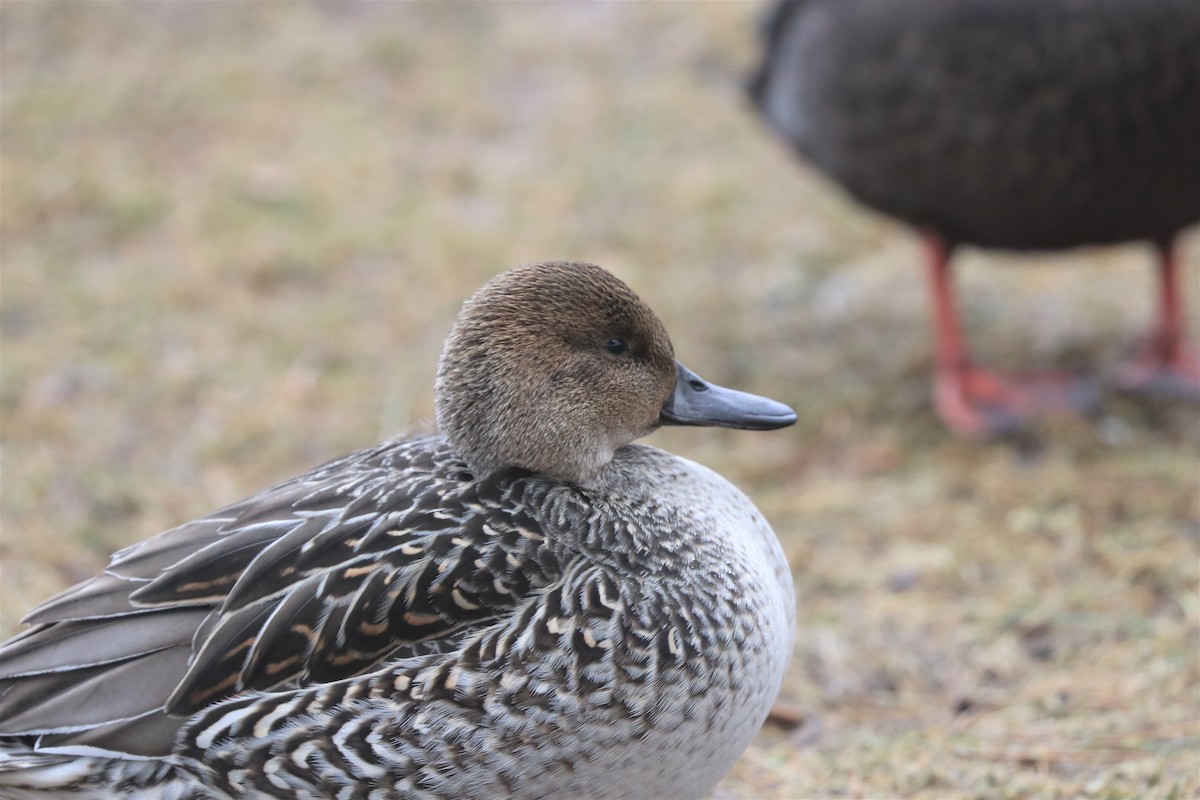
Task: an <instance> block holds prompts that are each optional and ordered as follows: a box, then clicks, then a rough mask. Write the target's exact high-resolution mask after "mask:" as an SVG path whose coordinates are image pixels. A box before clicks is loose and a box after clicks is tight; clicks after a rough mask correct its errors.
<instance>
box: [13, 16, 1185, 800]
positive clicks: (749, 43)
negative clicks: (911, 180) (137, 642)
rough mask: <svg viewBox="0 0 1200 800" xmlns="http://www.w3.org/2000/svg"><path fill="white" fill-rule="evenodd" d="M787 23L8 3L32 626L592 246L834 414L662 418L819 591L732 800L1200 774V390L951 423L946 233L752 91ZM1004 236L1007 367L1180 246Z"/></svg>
mask: <svg viewBox="0 0 1200 800" xmlns="http://www.w3.org/2000/svg"><path fill="white" fill-rule="evenodd" d="M757 11H758V7H757V6H754V5H749V4H706V5H702V6H701V5H679V4H590V5H586V6H585V5H575V4H563V5H555V6H546V5H540V4H539V5H528V4H521V5H515V4H514V5H501V4H494V5H483V4H477V5H470V4H432V3H431V4H419V5H400V4H380V3H376V4H370V5H357V4H353V5H352V4H346V3H341V4H334V3H330V4H292V3H289V4H265V3H254V4H250V3H242V4H232V3H222V4H199V3H172V4H161V5H151V4H143V5H135V4H115V3H107V4H83V3H76V4H40V3H39V4H33V3H15V2H9V3H5V4H4V5H3V7H2V9H0V13H2V14H3V29H2V30H3V33H2V35H3V63H2V65H0V66H2V69H3V94H2V97H0V128H2V134H3V154H2V155H3V174H2V177H0V180H2V187H0V188H2V190H3V194H2V198H0V200H2V203H3V207H2V211H3V214H2V219H0V234H2V237H3V238H2V249H0V259H2V263H3V296H2V299H0V325H2V331H3V361H2V369H3V372H2V379H3V380H2V383H0V412H2V421H3V439H4V448H3V477H4V483H3V492H2V495H0V499H2V501H3V526H4V527H3V533H4V536H3V541H2V545H0V548H2V549H0V557H2V560H3V573H2V575H3V586H2V591H0V601H2V608H0V622H2V624H3V630H4V632H5V633H8V632H11V631H13V630H15V626H16V621H17V619H18V618H19V617H20V615H21V613H22V612H23V611H24V610H26V609H27V608H28V607H29V606H31V605H32V604H33V603H35V602H36V601H38V600H40V599H42V598H43V597H45V596H46V595H48V594H49V593H51V592H53V591H55V590H57V589H60V588H62V587H64V586H65V585H67V584H70V583H72V582H74V581H77V580H80V579H82V578H84V577H86V576H88V575H90V574H92V573H93V572H94V571H95V570H97V569H98V568H100V567H101V566H102V565H103V564H104V561H105V557H106V556H107V555H108V553H110V552H111V551H112V550H114V549H115V548H118V547H120V546H122V545H125V544H127V543H129V542H132V541H135V540H137V539H140V538H142V537H145V536H148V535H150V534H153V533H155V532H157V531H159V530H161V529H164V528H167V527H169V526H171V525H173V524H176V523H178V522H180V521H183V520H186V519H189V518H192V517H194V516H197V515H200V514H202V513H205V512H207V511H210V510H212V509H213V508H215V507H216V506H218V505H219V504H222V503H224V502H228V501H231V500H233V499H236V498H238V497H240V496H242V495H244V494H246V493H248V492H250V491H253V490H256V489H258V488H260V487H261V486H263V485H265V484H266V483H267V482H268V481H271V480H274V479H277V478H280V477H283V476H286V475H289V474H293V473H295V472H296V471H299V470H301V469H303V468H305V467H307V466H310V465H312V464H313V463H316V462H318V461H320V460H322V459H325V458H327V457H332V456H334V455H338V454H340V453H342V452H345V451H348V450H350V449H352V448H354V447H357V446H361V445H365V444H368V443H371V442H373V441H375V440H377V439H378V438H380V437H381V436H383V435H385V434H387V433H390V432H393V431H397V430H401V429H403V428H404V427H406V426H408V425H410V424H413V423H419V422H421V421H423V420H427V419H428V418H429V417H430V416H431V394H432V392H431V383H432V375H433V369H434V361H435V358H436V355H437V352H438V349H439V346H440V340H441V337H442V336H443V335H444V332H445V331H446V329H447V327H448V325H449V323H450V320H451V318H452V316H453V314H454V312H455V310H456V309H457V306H458V304H459V302H460V301H461V299H462V298H463V297H464V296H465V295H466V294H467V293H469V292H470V291H471V290H472V289H473V288H474V287H475V286H476V285H478V284H479V283H481V282H482V281H483V280H484V279H485V278H486V277H487V276H489V275H491V274H493V273H495V272H497V271H499V270H501V269H503V268H504V267H506V266H509V265H512V264H516V263H522V262H526V261H531V260H543V259H551V258H567V259H586V260H593V261H597V262H599V263H601V264H604V265H606V266H608V267H609V268H610V269H612V270H613V271H615V272H617V273H618V274H620V275H621V276H622V277H624V278H625V279H626V280H627V281H628V282H630V283H631V284H632V285H633V286H634V287H635V288H636V289H637V290H638V291H639V292H640V293H641V294H642V295H643V296H644V297H646V298H647V299H649V300H650V301H651V303H652V304H653V305H654V306H655V307H656V308H657V309H658V310H659V311H660V313H661V314H662V316H663V317H664V319H665V320H666V322H667V324H668V327H669V328H670V330H672V332H673V335H674V339H675V343H676V348H677V351H678V352H679V353H680V355H681V357H682V358H683V359H684V360H685V361H686V362H687V363H689V364H690V365H691V366H692V367H693V368H694V369H696V370H697V371H699V372H700V373H701V374H704V375H707V376H709V377H711V378H713V379H715V380H718V381H720V382H723V383H727V384H733V385H737V386H740V387H742V388H747V389H750V390H755V391H760V392H763V393H768V394H771V395H773V396H775V397H778V398H780V399H783V400H786V401H788V402H791V403H793V404H794V405H795V406H796V407H797V409H798V411H799V413H800V423H799V424H798V425H797V427H796V428H795V429H792V430H789V431H786V432H782V433H777V434H772V435H753V434H745V433H737V432H724V431H704V430H686V431H670V432H666V433H663V434H658V435H656V437H655V438H656V440H657V442H658V443H659V444H661V445H662V446H664V447H668V448H669V449H672V450H675V451H677V452H681V453H684V454H687V455H689V456H691V457H693V458H696V459H698V460H701V461H704V462H706V463H708V464H710V465H712V466H714V467H715V468H717V469H718V470H720V471H721V472H723V473H725V474H726V475H728V476H729V477H731V478H732V479H733V480H734V481H735V482H737V483H739V484H740V485H742V486H743V487H745V488H746V489H747V490H748V491H749V493H750V494H751V495H752V496H754V497H755V498H756V500H758V502H759V503H760V504H761V506H762V507H763V509H764V511H765V512H766V513H767V515H768V516H769V518H771V519H772V520H773V522H774V524H775V528H776V530H777V531H778V533H779V536H780V538H781V540H782V541H783V542H784V546H785V548H786V550H787V552H788V555H789V557H790V559H791V563H792V566H793V568H794V570H795V575H796V582H797V587H798V590H799V594H800V598H801V601H800V615H799V619H800V622H799V639H798V644H797V647H796V655H795V661H794V667H793V670H792V673H791V676H790V678H789V681H788V684H787V686H786V689H785V694H786V696H787V697H788V698H790V699H791V700H792V701H794V702H796V703H799V704H800V705H801V706H802V707H803V708H804V709H805V712H806V722H805V724H804V725H803V726H802V727H801V728H800V729H799V730H797V731H793V732H784V731H781V730H778V729H775V728H770V727H768V728H767V729H765V730H764V731H763V733H762V735H761V736H760V738H759V740H758V741H757V742H756V743H755V745H754V746H753V747H752V748H751V750H750V751H749V752H748V753H747V754H746V757H745V758H744V759H743V761H742V763H741V764H740V765H739V766H738V767H737V768H736V770H735V771H734V773H733V774H732V775H730V776H729V778H728V779H727V780H726V781H725V782H724V783H723V784H722V785H721V787H720V788H719V790H718V792H717V795H718V796H719V797H721V798H736V797H761V798H801V797H804V798H808V797H813V798H816V797H980V798H984V797H987V798H991V797H1039V798H1049V797H1071V798H1074V797H1096V798H1142V797H1164V798H1166V797H1174V798H1183V797H1196V796H1198V795H1200V778H1198V777H1197V750H1198V749H1200V664H1198V645H1200V636H1198V632H1200V595H1198V593H1197V572H1198V555H1197V550H1198V546H1200V509H1198V508H1197V502H1198V492H1197V489H1198V485H1197V480H1198V475H1197V472H1198V460H1197V452H1198V449H1197V448H1198V441H1200V437H1198V435H1197V434H1198V431H1197V425H1196V422H1197V421H1196V417H1195V414H1194V411H1180V410H1177V409H1168V408H1159V407H1144V406H1138V405H1134V404H1131V403H1127V402H1116V401H1114V402H1112V403H1110V405H1109V407H1108V408H1107V409H1106V411H1105V413H1104V415H1103V416H1102V417H1101V418H1100V419H1099V421H1097V422H1096V423H1094V424H1092V423H1084V422H1079V421H1075V420H1055V421H1052V422H1051V423H1050V424H1048V425H1047V426H1046V427H1045V429H1044V430H1042V431H1041V432H1040V447H1039V448H1037V449H1030V448H1028V447H1024V448H1020V449H1014V448H1012V447H1009V446H1004V445H996V446H979V445H974V444H970V443H965V442H960V441H954V440H952V439H951V438H950V437H948V436H947V435H946V434H945V433H944V432H943V431H942V430H941V428H940V427H939V426H938V425H937V423H936V421H935V420H934V419H933V416H932V413H931V411H930V408H929V400H928V390H927V387H926V380H927V370H928V363H929V357H930V353H929V343H928V340H927V338H926V335H925V334H926V325H927V321H926V319H925V301H924V296H923V292H922V285H921V282H920V280H919V273H918V271H917V266H916V261H917V251H916V249H915V246H914V243H913V240H912V237H911V236H910V235H909V234H908V233H907V232H906V231H904V230H903V229H901V228H898V227H896V226H893V225H889V224H887V223H886V222H884V221H881V220H879V219H877V218H874V217H871V216H869V215H867V214H865V213H863V212H861V211H860V210H859V209H857V208H854V207H853V206H851V205H850V204H849V203H847V202H846V201H845V200H843V199H842V198H841V197H840V196H839V195H838V194H837V193H836V192H834V191H832V190H831V189H830V187H828V186H827V185H825V184H824V183H823V182H821V181H820V180H819V179H817V178H815V177H814V176H813V175H811V174H808V173H806V172H804V171H803V170H802V169H800V168H798V167H797V166H796V165H795V164H794V163H793V162H792V161H791V159H790V158H789V157H788V156H787V154H786V153H784V152H783V150H782V148H780V147H778V146H777V145H776V143H775V142H773V141H771V140H770V139H769V137H767V135H766V134H764V133H763V132H762V131H761V130H760V129H759V127H758V126H757V124H756V122H755V121H754V120H753V119H752V118H751V117H750V116H749V114H747V113H746V110H745V108H744V106H743V104H742V102H741V99H740V96H739V86H738V82H739V73H740V72H741V71H742V70H744V68H745V67H746V66H747V65H748V63H749V62H750V60H751V58H752V53H753V35H752V30H753V19H754V17H755V14H756V13H757ZM1196 245H1197V242H1196V240H1195V238H1194V237H1193V239H1192V240H1191V242H1190V259H1191V262H1192V264H1191V269H1192V272H1190V273H1189V274H1190V276H1191V277H1193V278H1194V276H1195V274H1196V273H1195V271H1194V270H1195V267H1196V263H1195V262H1196V261H1197V252H1198V248H1197V246H1196ZM1002 260H1004V259H1000V258H996V257H991V256H984V255H981V254H973V255H971V256H970V257H969V259H968V262H969V263H967V265H966V267H965V268H964V270H963V273H964V275H963V281H964V283H965V288H966V294H965V305H966V308H967V312H968V315H969V319H970V325H971V328H972V331H973V334H974V336H975V339H976V342H977V344H978V347H979V350H980V351H981V352H982V354H983V355H985V356H987V357H989V358H991V359H992V360H998V361H1004V362H1007V363H1010V364H1025V365H1046V364H1050V363H1060V364H1064V363H1065V364H1087V365H1091V366H1093V367H1095V368H1097V369H1098V370H1100V371H1101V372H1105V371H1108V370H1111V368H1112V366H1113V365H1114V364H1115V363H1116V361H1117V360H1118V359H1119V358H1120V356H1121V355H1122V354H1123V353H1124V352H1125V350H1126V349H1127V348H1128V346H1129V345H1130V344H1131V343H1132V341H1133V340H1134V339H1135V337H1136V335H1137V332H1138V330H1139V329H1140V327H1141V326H1142V325H1143V324H1144V323H1145V320H1146V318H1147V316H1148V313H1149V307H1150V300H1151V292H1150V287H1151V285H1152V281H1151V273H1150V270H1149V269H1148V268H1147V265H1148V264H1149V256H1148V254H1147V252H1146V251H1145V250H1144V249H1141V248H1136V247H1134V248H1129V249H1122V250H1119V251H1098V252H1087V253H1081V254H1077V255H1074V256H1071V257H1069V258H1058V259H1049V258H1043V259H1040V260H1042V261H1046V262H1053V263H1052V264H1047V265H1046V266H1044V267H1038V268H1034V267H1028V266H1025V265H1021V266H1012V267H1007V266H997V263H998V262H1000V261H1002ZM1024 260H1033V259H1024ZM1193 283H1194V281H1193ZM1192 288H1193V289H1194V288H1195V287H1194V286H1192ZM1193 294H1194V292H1193ZM1194 299H1195V298H1193V300H1194Z"/></svg>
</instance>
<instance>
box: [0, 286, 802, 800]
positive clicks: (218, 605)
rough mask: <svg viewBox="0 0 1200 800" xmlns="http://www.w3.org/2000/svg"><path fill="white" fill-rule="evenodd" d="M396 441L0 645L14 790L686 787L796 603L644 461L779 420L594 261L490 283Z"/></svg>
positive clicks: (708, 761)
mask: <svg viewBox="0 0 1200 800" xmlns="http://www.w3.org/2000/svg"><path fill="white" fill-rule="evenodd" d="M436 406H437V417H438V423H439V427H440V429H441V433H440V434H436V435H428V436H421V437H416V438H402V439H397V440H394V441H389V442H386V443H384V444H381V445H378V446H376V447H371V448H368V449H365V450H361V451H359V452H356V453H353V454H351V455H349V456H346V457H345V458H341V459H339V460H337V461H332V462H330V463H328V464H325V465H323V466H320V467H317V468H316V469H314V470H312V471H311V472H308V473H306V474H304V475H301V476H299V477H297V478H293V479H291V480H288V481H284V482H283V483H279V484H276V485H275V486H272V487H270V488H268V489H266V490H264V491H263V492H261V493H259V494H256V495H254V496H253V497H250V498H248V499H246V500H243V501H241V502H239V503H235V504H234V505H231V506H229V507H227V508H224V509H222V510H220V511H217V512H215V513H213V514H212V515H210V516H207V517H204V518H202V519H198V520H196V521H193V522H189V523H187V524H185V525H181V526H180V527H178V528H174V529H172V530H169V531H167V532H165V533H162V534H159V535H158V536H155V537H153V538H151V539H148V540H146V541H144V542H142V543H140V544H136V545H133V546H132V547H129V548H127V549H125V550H122V551H120V552H118V553H116V554H115V555H114V556H113V557H112V560H111V562H110V564H109V566H108V568H107V569H106V570H105V571H104V573H103V574H102V575H100V576H99V577H96V578H94V579H93V580H91V581H89V582H87V583H84V584H80V585H79V586H76V587H74V588H72V589H68V590H67V591H65V592H63V593H62V594H60V595H58V596H56V597H54V598H52V599H50V600H48V601H47V602H45V603H43V604H42V605H41V606H39V607H37V608H36V609H34V610H33V611H32V612H30V614H29V615H28V616H27V617H26V622H28V623H30V624H32V625H33V627H32V628H31V629H30V630H28V631H26V632H24V633H23V634H21V635H19V636H17V637H15V638H13V639H11V640H9V641H8V642H7V643H5V644H4V645H3V646H2V647H0V796H4V797H12V798H24V797H44V796H48V795H62V796H70V797H95V798H113V797H125V798H132V797H145V798H175V799H178V800H182V799H183V798H197V799H198V798H230V797H279V798H380V799H381V800H382V799H383V798H433V797H440V798H497V797H519V798H534V797H547V798H551V797H553V798H564V797H589V798H631V797H646V798H650V797H654V798H668V797H700V796H702V795H704V794H705V793H707V792H708V791H709V790H710V789H711V788H712V787H713V786H714V785H715V784H716V783H717V781H718V780H720V778H721V777H722V776H723V775H724V774H725V773H726V771H728V769H729V768H730V766H731V765H732V764H733V763H734V761H735V760H736V759H737V758H738V756H739V755H740V754H741V752H742V751H743V749H744V748H745V747H746V745H747V744H748V743H749V741H750V739H751V737H752V736H753V735H754V733H755V731H756V730H757V729H758V727H759V726H760V725H761V724H762V722H763V719H764V717H765V716H766V715H767V712H768V709H769V708H770V706H771V703H772V701H773V699H774V698H775V695H776V693H777V692H778V690H779V688H780V685H781V682H782V680H783V675H784V671H785V669H786V667H787V663H788V659H789V654H790V652H791V644H792V636H793V632H792V631H793V620H794V608H793V594H792V582H791V578H790V573H789V571H788V567H787V564H786V562H785V560H784V557H783V554H782V552H781V549H780V546H779V544H778V542H777V540H776V539H775V536H774V534H773V533H772V531H771V528H770V526H769V525H768V524H767V522H766V520H764V519H763V517H762V515H761V514H760V513H759V512H758V510H757V509H756V508H755V507H754V505H753V503H751V502H750V500H748V499H747V498H746V496H745V495H743V494H742V493H741V492H740V491H738V489H736V488H735V487H734V486H732V485H731V484H730V483H728V482H727V481H726V480H724V479H723V478H721V477H720V476H719V475H717V474H716V473H714V472H712V471H710V470H708V469H706V468H704V467H703V466H700V465H699V464H695V463H693V462H691V461H688V460H687V459H684V458H680V457H678V456H674V455H671V454H670V453H666V452H663V451H662V450H657V449H655V448H652V447H646V446H641V445H635V444H631V442H633V440H635V439H638V438H639V437H642V436H645V435H646V434H648V433H650V432H651V431H653V430H654V429H655V428H657V427H659V426H660V425H718V426H724V427H731V428H744V429H752V430H766V429H773V428H780V427H784V426H786V425H790V424H791V423H793V422H794V421H795V415H794V414H793V413H792V412H791V410H790V409H788V408H787V407H786V406H784V405H781V404H779V403H776V402H774V401H772V400H768V399H766V398H762V397H757V396H754V395H750V394H744V393H741V392H736V391H732V390H729V389H724V388H721V387H719V386H715V385H713V384H711V383H706V382H705V381H703V380H701V379H700V378H699V377H697V376H696V375H695V374H693V373H692V372H690V371H688V370H687V369H686V368H685V367H683V366H682V365H681V364H679V363H678V362H676V361H675V358H674V354H673V349H672V346H671V341H670V339H669V338H668V336H667V333H666V331H665V330H664V328H663V326H662V323H661V322H660V321H659V319H658V318H657V317H656V316H655V314H654V312H652V311H651V310H650V308H649V307H648V306H647V305H646V304H645V303H644V302H642V300H640V299H639V298H638V297H637V295H635V294H634V293H633V292H632V291H631V290H630V289H629V288H628V287H627V286H626V285H625V284H623V283H622V282H621V281H619V280H617V279H616V278H615V277H613V276H612V275H610V274H609V273H607V272H605V271H604V270H602V269H600V268H599V267H596V266H592V265H587V264H565V263H551V264H537V265H532V266H525V267H520V268H517V269H514V270H512V271H509V272H506V273H504V274H502V275H500V276H498V277H496V278H494V279H493V280H492V281H490V282H489V283H488V284H486V285H485V286H484V287H483V288H482V289H481V290H479V292H477V293H476V294H475V296H474V297H472V298H471V299H470V300H469V301H468V302H467V303H466V304H465V305H464V307H463V310H462V312H461V313H460V314H459V316H458V318H457V321H456V322H455V325H454V328H453V330H452V331H451V333H450V335H449V338H448V340H447V342H446V346H445V350H444V351H443V353H442V357H441V361H440V364H439V368H438V376H437V386H436Z"/></svg>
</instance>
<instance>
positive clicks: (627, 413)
mask: <svg viewBox="0 0 1200 800" xmlns="http://www.w3.org/2000/svg"><path fill="white" fill-rule="evenodd" d="M680 384H683V386H682V387H681V386H680ZM698 387H702V388H698ZM700 395H703V397H700ZM697 399H698V400H697ZM730 400H732V401H736V402H734V403H733V405H735V406H737V405H739V403H740V404H742V405H746V404H748V405H749V406H750V407H749V408H748V409H743V410H744V411H746V413H744V414H741V415H739V414H737V413H733V412H731V410H730V408H729V402H728V401H730ZM755 401H757V405H756V404H755ZM764 403H765V404H769V405H763V404H764ZM436 404H437V418H438V424H439V426H440V427H441V429H442V431H443V433H445V435H446V437H447V438H448V439H449V440H450V441H451V443H452V444H454V446H455V448H456V449H457V450H458V452H459V453H460V454H461V455H462V456H463V458H464V459H466V461H467V463H468V465H469V466H470V467H471V469H472V470H473V471H475V473H476V474H477V475H481V476H482V475H486V474H488V473H490V472H493V471H495V470H496V469H499V468H501V467H506V466H515V467H523V468H525V469H528V470H531V471H534V472H540V473H544V474H547V475H551V476H554V477H557V478H560V479H562V480H566V481H570V482H573V483H586V482H587V481H588V480H589V479H590V478H591V477H593V476H594V475H595V474H596V473H597V472H598V471H599V470H600V469H601V468H602V467H603V466H604V465H605V464H607V463H608V462H609V461H610V460H611V459H612V456H613V453H614V452H615V451H616V450H617V449H619V448H621V447H623V446H625V445H626V444H629V443H630V442H632V441H633V440H635V439H638V438H640V437H642V436H645V435H646V434H648V433H650V432H651V431H652V430H654V429H655V428H657V427H658V426H659V425H661V424H664V423H667V424H700V425H711V424H716V425H726V426H730V427H757V428H765V427H781V426H782V425H786V424H791V423H792V422H794V421H795V415H794V414H792V413H791V411H790V410H789V409H787V408H786V407H785V406H781V405H780V404H778V403H774V402H773V401H769V400H765V399H764V398H756V397H755V396H754V395H743V394H742V393H740V392H730V391H729V390H722V389H720V387H714V386H711V385H709V384H705V383H704V382H703V381H701V380H700V379H699V378H697V377H696V376H695V375H692V374H691V373H690V372H687V370H686V369H684V368H683V367H682V365H678V364H677V362H676V361H675V354H674V349H673V348H672V346H671V340H670V337H668V336H667V332H666V329H665V328H663V325H662V322H661V321H660V320H659V319H658V317H657V316H656V315H655V313H654V312H653V311H652V310H651V309H650V307H649V306H647V305H646V304H645V303H644V302H643V301H642V300H641V298H639V297H638V296H637V295H636V294H634V293H633V291H632V290H631V289H630V288H629V287H628V286H626V285H625V284H624V283H622V282H621V281H619V280H618V279H617V278H615V277H614V276H612V275H611V274H609V273H608V272H606V271H605V270H603V269H601V268H600V267H597V266H594V265H592V264H570V263H557V262H555V263H545V264H532V265H528V266H524V267H517V268H516V269H513V270H510V271H508V272H505V273H503V274H501V275H499V276H497V277H495V278H493V279H492V280H491V281H489V282H488V283H487V284H485V285H484V286H483V288H481V289H480V290H479V291H477V292H476V293H475V294H474V296H472V297H471V299H470V300H468V301H467V302H466V303H465V304H464V305H463V308H462V311H461V312H460V313H459V315H458V319H457V320H456V321H455V324H454V329H453V330H452V331H451V332H450V335H449V337H447V339H446V346H445V349H444V350H443V351H442V357H441V360H440V362H439V364H438V376H437V387H436ZM736 410H737V409H734V411H736Z"/></svg>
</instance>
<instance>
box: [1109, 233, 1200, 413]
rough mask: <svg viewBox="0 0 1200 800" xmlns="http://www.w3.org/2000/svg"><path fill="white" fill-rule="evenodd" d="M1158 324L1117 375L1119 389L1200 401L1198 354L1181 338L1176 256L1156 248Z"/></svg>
mask: <svg viewBox="0 0 1200 800" xmlns="http://www.w3.org/2000/svg"><path fill="white" fill-rule="evenodd" d="M1158 267H1159V269H1158V274H1159V307H1158V323H1157V325H1156V326H1155V328H1154V329H1153V330H1152V331H1151V333H1150V335H1149V336H1148V337H1146V340H1145V342H1144V343H1143V344H1142V346H1141V348H1140V350H1139V351H1138V353H1137V355H1136V356H1134V358H1133V359H1132V360H1131V361H1129V362H1128V363H1127V364H1125V365H1124V366H1123V367H1122V368H1121V370H1120V372H1119V373H1118V375H1117V383H1118V385H1119V386H1120V388H1121V389H1123V390H1125V391H1127V392H1132V393H1136V394H1144V395H1157V396H1162V397H1169V398H1177V399H1184V400H1200V352H1198V351H1197V350H1196V348H1195V347H1194V346H1192V345H1189V344H1188V343H1187V342H1186V341H1185V340H1184V338H1183V333H1184V312H1183V292H1182V291H1181V290H1180V286H1179V273H1180V268H1179V254H1178V252H1177V251H1176V249H1175V248H1174V247H1173V246H1171V245H1161V246H1160V247H1159V262H1158Z"/></svg>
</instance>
